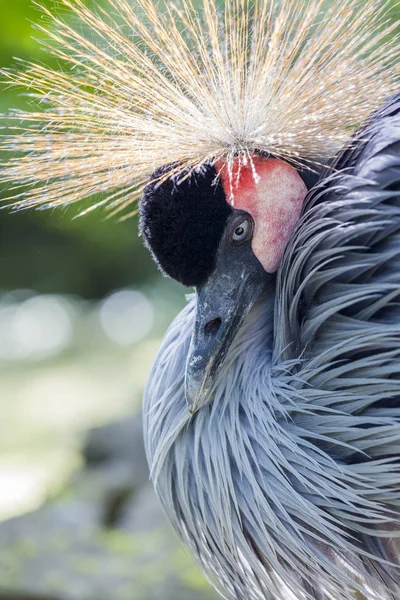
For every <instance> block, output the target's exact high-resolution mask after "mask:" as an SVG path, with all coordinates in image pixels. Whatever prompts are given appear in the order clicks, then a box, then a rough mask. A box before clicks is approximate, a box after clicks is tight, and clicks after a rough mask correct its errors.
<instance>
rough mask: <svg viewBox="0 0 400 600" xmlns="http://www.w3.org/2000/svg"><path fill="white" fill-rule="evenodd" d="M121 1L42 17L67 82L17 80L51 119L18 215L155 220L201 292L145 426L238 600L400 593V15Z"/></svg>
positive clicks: (165, 497)
mask: <svg viewBox="0 0 400 600" xmlns="http://www.w3.org/2000/svg"><path fill="white" fill-rule="evenodd" d="M107 5H108V9H109V10H106V9H105V8H104V9H103V8H99V9H98V12H96V11H93V10H92V9H90V8H88V7H87V6H86V5H85V4H84V2H83V1H82V0H61V6H62V7H65V8H68V9H70V10H71V11H72V12H73V13H74V14H75V16H76V17H77V18H78V21H79V23H80V24H81V25H83V27H82V28H81V29H79V28H78V27H77V26H74V25H71V23H70V21H69V20H64V19H63V18H62V17H61V16H54V15H51V13H50V12H49V11H48V10H47V9H43V10H44V11H45V13H46V14H47V16H49V17H51V18H52V20H53V23H55V29H51V28H50V30H49V31H48V35H49V36H50V38H51V40H52V45H51V47H50V50H49V51H50V52H52V54H53V55H55V56H56V57H57V59H58V60H59V61H60V62H61V63H62V64H63V65H64V68H63V69H62V70H60V71H55V70H52V69H50V68H49V67H46V66H43V65H36V64H29V65H28V68H26V69H25V70H19V71H18V72H12V71H4V72H3V75H4V77H5V78H6V80H7V81H8V82H9V84H10V85H14V86H21V85H22V86H25V87H28V89H29V90H30V94H31V96H32V98H33V101H35V102H39V107H38V108H37V109H33V110H31V111H29V110H27V111H14V112H11V113H9V114H8V119H9V120H11V122H12V123H13V125H12V126H11V127H10V128H9V131H7V132H6V133H5V135H4V136H3V138H2V141H1V142H0V149H2V150H3V151H4V152H5V153H8V154H9V155H10V157H9V158H6V159H5V160H3V162H2V164H1V167H0V178H1V179H2V180H3V181H5V182H8V183H9V184H10V186H11V191H10V197H9V199H8V202H6V204H7V205H8V206H11V207H12V208H13V209H14V210H23V209H27V208H55V207H58V206H65V205H68V204H71V203H75V202H88V205H86V204H84V208H83V209H82V213H83V214H84V213H86V212H88V211H89V210H93V209H94V208H99V207H101V206H103V207H106V210H108V214H109V215H115V214H117V215H120V217H121V218H125V217H127V216H130V215H131V214H132V213H138V214H139V233H140V235H141V236H142V238H143V240H144V243H145V245H146V246H147V247H148V249H149V250H150V252H151V253H152V256H153V258H154V260H155V262H156V263H157V265H158V267H159V269H160V271H161V273H163V274H164V275H165V276H167V277H171V278H173V279H175V280H177V281H178V282H180V283H182V284H183V285H185V286H188V287H189V288H194V291H193V293H191V294H190V295H189V297H188V302H187V306H186V307H185V308H184V309H183V311H182V312H181V313H180V314H179V315H178V316H177V317H176V318H175V320H174V321H173V323H172V324H171V326H170V327H169V329H168V331H167V332H166V334H165V337H164V339H163V341H162V344H161V347H160V349H159V352H158V354H157V356H156V358H155V360H154V364H153V367H152V369H151V372H150V375H149V379H148V383H147V385H146V388H145V391H144V401H143V413H144V417H143V428H144V437H145V444H146V453H147V459H148V462H149V467H150V476H151V479H152V481H153V484H154V487H155V490H156V493H157V494H158V496H159V498H160V501H161V504H162V506H163V508H164V511H165V513H166V515H167V517H168V518H169V520H170V522H171V523H172V525H173V526H174V528H175V530H176V531H177V532H178V534H179V535H180V537H181V538H182V539H183V540H184V541H185V542H186V544H187V545H188V546H189V547H190V548H191V550H192V551H193V553H194V554H195V555H196V556H197V558H198V559H199V561H200V563H201V565H202V566H203V568H204V570H205V572H206V573H207V574H208V576H209V578H210V581H211V582H212V583H213V585H215V586H216V588H217V589H218V590H219V591H220V593H221V594H222V595H224V596H225V597H228V598H233V599H236V600H244V599H245V598H246V599H249V600H356V599H359V598H366V599H368V600H378V599H381V600H395V599H397V598H399V596H400V564H399V561H400V544H399V537H400V519H399V509H400V463H399V455H400V94H399V70H398V59H399V54H400V48H399V43H398V42H399V38H398V21H395V22H394V23H393V22H391V21H389V20H388V4H387V3H386V2H379V1H378V2H377V1H376V0H365V2H363V3H362V4H361V3H359V2H355V1H354V0H341V1H339V0H334V1H333V2H332V3H326V2H324V1H321V0H304V1H301V0H299V1H296V0H282V1H275V0H227V1H226V2H225V3H224V4H223V5H222V6H221V5H220V4H217V3H216V2H214V0H201V1H200V2H199V3H196V4H195V3H192V1H191V0H181V1H180V2H177V3H169V2H166V3H164V4H157V3H155V2H154V1H153V0H137V2H136V4H135V5H132V4H130V3H129V2H128V1H127V0H107ZM85 28H88V29H89V31H90V32H91V35H90V36H88V35H86V34H85V31H84V29H85ZM99 194H103V195H104V197H102V196H99ZM136 201H139V205H138V207H137V206H136V205H135V202H136Z"/></svg>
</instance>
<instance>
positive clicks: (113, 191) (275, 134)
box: [0, 0, 400, 212]
mask: <svg viewBox="0 0 400 600" xmlns="http://www.w3.org/2000/svg"><path fill="white" fill-rule="evenodd" d="M60 5H61V6H63V7H66V8H68V9H70V10H71V11H72V12H73V13H74V15H75V16H76V17H77V23H76V25H74V26H71V25H70V24H69V23H67V22H66V21H63V20H62V18H60V17H57V16H55V15H52V14H51V13H50V12H49V11H47V10H46V9H43V10H44V12H45V13H46V14H47V15H48V16H50V17H51V19H52V22H53V26H51V27H50V28H48V30H44V31H46V35H47V36H48V39H49V40H50V42H49V44H48V50H49V52H50V53H51V54H52V55H54V56H56V57H57V58H58V59H59V61H60V62H61V64H62V65H63V69H62V70H60V71H55V70H52V69H50V68H48V67H46V66H43V65H39V64H31V63H29V64H27V65H26V68H25V70H24V71H20V72H17V73H15V72H10V71H4V72H3V76H5V78H6V80H7V82H8V83H9V84H11V85H15V86H22V87H24V88H28V90H29V92H30V93H31V95H32V96H33V98H35V99H36V100H37V101H38V103H37V107H38V108H37V109H36V110H32V112H29V111H14V112H12V113H10V114H9V115H6V119H7V120H8V122H9V120H10V119H11V121H12V123H13V125H12V126H10V127H9V129H8V132H7V133H6V134H5V135H4V136H3V137H2V139H1V141H0V149H1V150H3V151H7V152H9V153H10V155H11V157H10V158H9V159H8V160H4V161H3V163H2V164H1V169H0V177H1V178H2V180H3V181H6V182H8V183H10V184H12V193H14V197H13V198H12V199H11V200H12V203H13V206H14V207H16V208H26V207H35V206H40V205H45V206H47V207H55V206H60V205H66V204H70V203H73V202H78V201H80V200H83V199H87V198H91V197H94V196H95V195H97V194H103V195H104V194H105V199H103V200H101V201H100V202H99V201H97V202H95V203H94V205H93V206H98V205H99V204H104V203H105V204H107V205H108V207H109V208H110V209H111V211H112V212H118V211H120V210H124V209H126V208H127V207H128V206H130V205H131V203H132V202H134V201H135V200H137V199H138V197H139V196H140V194H141V192H142V190H143V187H144V185H145V184H146V182H147V181H148V180H149V178H150V177H151V174H152V173H153V171H154V170H155V169H156V168H158V167H161V166H163V165H173V166H171V169H170V170H169V171H168V172H167V173H166V174H165V175H164V177H168V176H170V175H171V174H172V173H174V174H177V173H178V174H179V173H181V172H186V173H187V172H190V171H191V170H193V169H197V168H200V167H201V165H203V164H204V163H206V162H209V161H212V162H216V161H221V160H223V161H226V162H227V163H228V165H229V164H230V163H231V162H232V161H233V159H234V158H235V157H239V158H240V160H241V161H243V163H247V161H250V162H251V160H252V159H251V157H252V154H253V153H254V152H262V153H268V154H272V155H273V156H275V157H279V158H282V159H285V160H288V161H289V162H292V163H293V164H295V165H309V166H312V165H313V164H316V163H318V161H320V160H323V159H324V158H326V157H329V156H332V155H333V154H334V153H335V152H337V151H338V150H339V149H340V148H341V147H342V146H343V144H345V143H346V142H347V141H348V140H349V138H350V136H351V133H352V132H353V131H354V129H355V128H356V127H357V126H359V124H360V123H361V122H363V121H364V120H365V119H366V118H367V117H368V115H370V114H371V112H372V111H374V110H375V109H377V108H378V107H379V105H380V104H381V103H382V101H383V100H384V99H385V98H386V97H387V96H389V95H390V94H392V93H394V92H395V91H396V90H397V88H398V86H399V69H398V66H397V63H398V60H399V55H400V45H399V38H398V33H397V31H398V23H395V24H393V23H392V24H388V22H387V19H386V17H387V10H388V6H389V5H388V3H387V2H381V1H379V0H365V1H363V2H358V1H354V0H333V2H327V1H326V0H281V1H277V0H227V1H226V2H225V4H224V5H223V6H222V8H221V7H220V5H219V4H217V2H216V0H200V2H198V3H196V4H195V3H194V2H193V0H180V2H178V3H172V2H168V1H167V2H164V3H157V2H155V1H154V0H134V2H133V3H130V2H129V1H128V0H106V6H105V7H103V8H98V9H96V10H94V11H93V10H91V9H90V8H88V7H87V6H86V5H85V4H84V2H83V1H82V0H60ZM84 30H86V31H89V32H90V34H88V35H85V34H84V33H83V31H84ZM97 198H98V197H97Z"/></svg>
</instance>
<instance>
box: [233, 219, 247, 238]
mask: <svg viewBox="0 0 400 600" xmlns="http://www.w3.org/2000/svg"><path fill="white" fill-rule="evenodd" d="M251 231H252V227H251V223H250V221H249V219H245V220H244V221H242V222H241V223H239V224H238V225H236V227H235V229H234V230H233V234H232V241H233V242H234V243H235V244H241V243H243V242H245V241H246V240H247V239H248V238H249V237H250V234H251Z"/></svg>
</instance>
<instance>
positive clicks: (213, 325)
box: [204, 317, 222, 335]
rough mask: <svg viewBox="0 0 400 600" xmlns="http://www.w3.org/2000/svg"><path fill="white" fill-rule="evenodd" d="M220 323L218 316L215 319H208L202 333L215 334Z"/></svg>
mask: <svg viewBox="0 0 400 600" xmlns="http://www.w3.org/2000/svg"><path fill="white" fill-rule="evenodd" d="M221 325H222V321H221V319H220V318H219V317H217V318H216V319H213V320H212V321H209V322H208V323H207V324H206V325H205V326H204V333H205V334H206V335H216V334H217V333H218V330H219V328H220V327H221Z"/></svg>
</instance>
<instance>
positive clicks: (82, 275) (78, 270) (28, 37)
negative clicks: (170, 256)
mask: <svg viewBox="0 0 400 600" xmlns="http://www.w3.org/2000/svg"><path fill="white" fill-rule="evenodd" d="M40 3H41V4H42V5H43V6H47V7H51V8H52V9H53V10H54V11H55V12H57V11H59V10H60V7H59V4H58V3H57V2H56V1H54V0H51V1H50V0H43V1H41V2H40ZM88 4H89V2H88ZM92 4H93V2H92ZM96 5H99V2H96ZM62 14H63V18H67V19H68V13H67V12H66V10H65V8H63V10H62ZM43 22H44V23H46V22H47V19H46V18H45V17H44V16H43V14H42V12H41V11H40V9H39V8H38V7H37V6H35V4H34V2H33V1H32V0H0V67H1V68H21V65H20V64H19V63H18V62H17V60H16V57H18V58H20V59H23V60H35V61H40V62H45V63H48V64H53V65H54V66H56V65H55V64H54V59H52V58H51V57H49V55H48V53H47V52H46V50H45V49H44V47H43V46H42V45H41V44H40V43H39V40H43V38H44V34H43V33H41V32H39V31H37V30H35V27H34V24H35V23H43ZM23 92H24V91H23V90H15V89H10V88H9V87H7V86H6V85H1V87H0V111H1V112H3V113H4V112H7V111H8V110H9V109H11V108H16V107H17V108H21V107H22V106H27V105H29V102H30V99H29V97H27V95H26V94H25V95H24V93H23ZM8 194H9V192H8V191H7V190H6V189H4V186H2V184H1V181H0V198H5V197H7V196H8ZM78 213H79V207H71V208H69V209H68V210H64V211H63V210H59V211H56V212H53V211H31V212H25V213H17V214H10V212H9V211H7V209H6V210H2V211H0V290H1V289H3V290H4V289H14V288H21V287H30V288H33V289H36V290H37V291H39V292H42V293H48V292H51V293H74V294H79V295H81V296H83V297H86V298H99V297H102V296H104V295H105V294H106V293H108V292H109V291H111V290H113V289H116V288H121V287H125V286H127V285H132V284H138V283H142V282H144V281H148V280H149V279H152V278H153V277H154V276H155V275H156V273H157V271H156V268H155V266H154V264H153V262H152V260H151V258H150V256H149V254H148V252H147V251H146V250H145V249H144V248H143V244H142V241H141V240H140V239H139V238H138V235H137V228H138V223H137V219H136V218H132V219H129V220H128V221H126V222H124V223H120V222H118V221H117V220H116V219H107V218H106V214H105V213H104V212H101V211H98V212H96V213H93V214H91V215H88V216H85V217H81V218H77V219H74V216H76V215H77V214H78Z"/></svg>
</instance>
